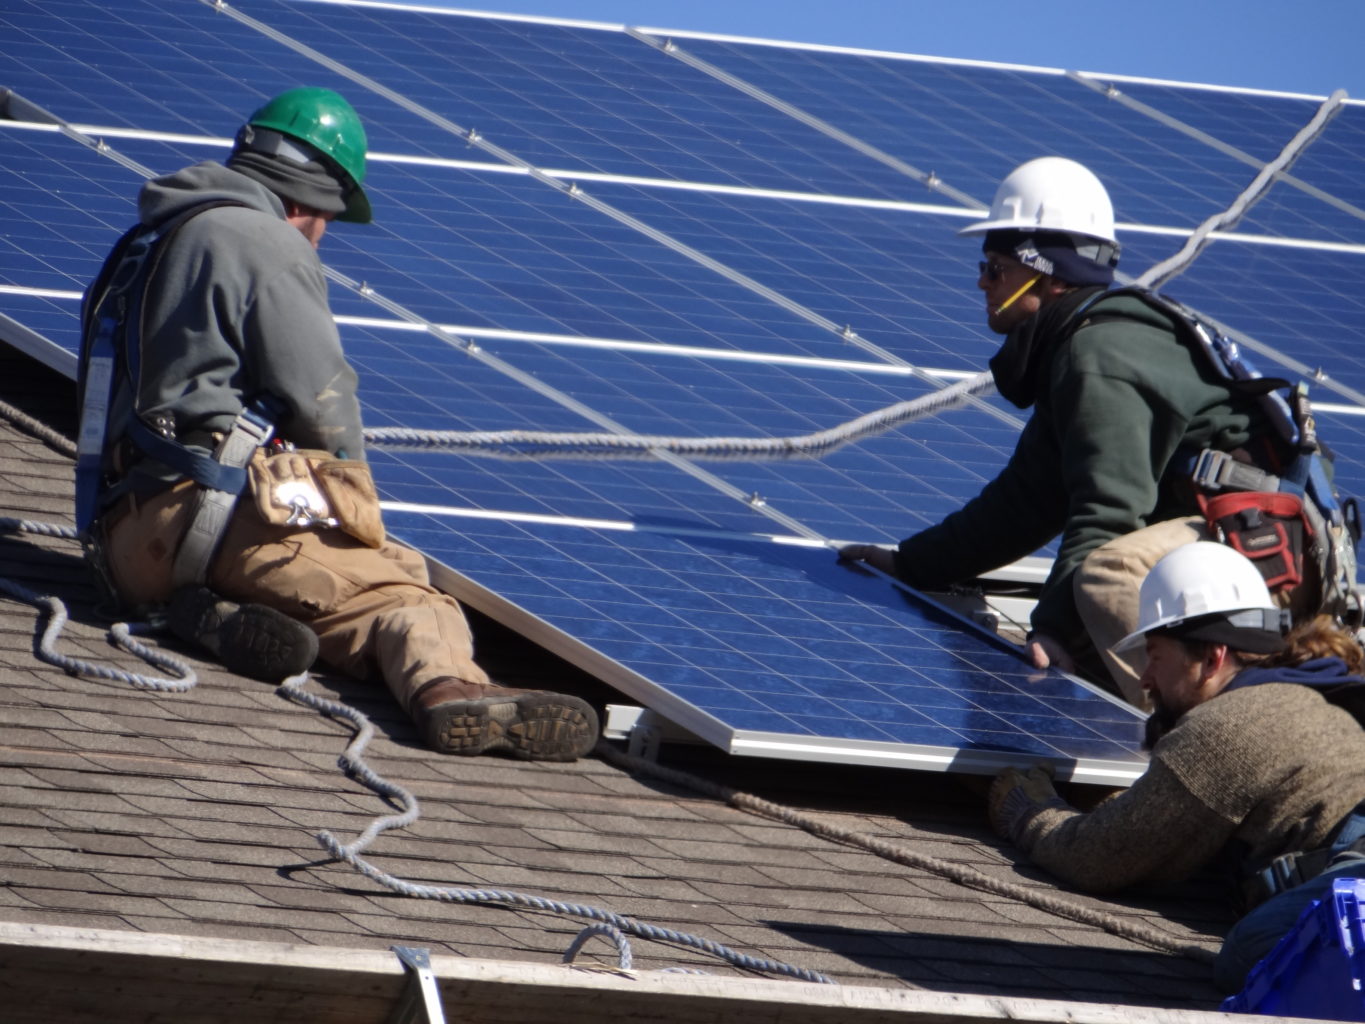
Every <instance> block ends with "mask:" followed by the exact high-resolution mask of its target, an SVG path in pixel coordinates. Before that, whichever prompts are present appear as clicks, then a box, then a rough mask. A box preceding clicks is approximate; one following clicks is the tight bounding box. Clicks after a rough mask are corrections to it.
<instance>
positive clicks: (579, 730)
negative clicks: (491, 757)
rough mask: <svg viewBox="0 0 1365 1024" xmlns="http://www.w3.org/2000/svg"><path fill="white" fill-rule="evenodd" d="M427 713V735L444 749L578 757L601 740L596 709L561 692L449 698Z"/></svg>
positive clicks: (537, 757)
mask: <svg viewBox="0 0 1365 1024" xmlns="http://www.w3.org/2000/svg"><path fill="white" fill-rule="evenodd" d="M426 716H427V720H428V725H427V740H428V742H429V743H430V744H431V746H432V747H434V748H435V749H437V750H439V751H441V752H442V753H444V754H457V755H461V756H465V757H472V756H475V755H477V754H487V753H506V754H508V755H510V756H512V757H515V758H520V759H521V760H523V761H574V760H576V759H578V758H580V757H582V756H583V755H584V754H586V753H587V752H588V751H589V750H591V749H592V746H593V744H594V743H595V742H596V741H597V714H596V713H595V712H594V711H593V709H592V708H591V707H589V706H588V704H587V703H586V702H585V701H581V700H579V699H578V698H577V697H569V696H565V695H564V694H560V693H524V694H520V695H518V696H516V697H513V698H510V699H509V698H506V697H476V698H473V699H470V700H460V701H451V702H449V703H445V704H438V705H437V706H436V707H434V708H430V709H428V710H427V712H426Z"/></svg>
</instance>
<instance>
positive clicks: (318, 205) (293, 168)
mask: <svg viewBox="0 0 1365 1024" xmlns="http://www.w3.org/2000/svg"><path fill="white" fill-rule="evenodd" d="M227 166H228V167H229V168H231V169H232V170H234V171H236V172H237V173H238V174H245V175H246V176H247V177H248V178H251V179H252V180H254V181H257V182H259V183H260V184H262V185H264V186H265V187H266V188H268V189H270V191H271V192H274V193H275V195H277V196H279V197H280V198H281V199H284V200H287V201H292V202H295V203H298V204H299V205H300V206H306V207H308V208H309V209H310V210H320V211H321V212H323V213H344V212H345V210H346V191H347V186H348V185H349V181H348V182H347V183H346V184H345V185H343V183H342V181H341V180H340V179H339V178H338V177H337V174H338V173H339V172H336V173H334V172H333V170H332V169H331V167H329V165H328V164H325V163H324V162H323V161H321V160H310V161H309V162H308V163H296V162H295V161H293V160H290V159H287V158H285V157H280V156H271V155H269V154H267V153H256V152H252V151H251V150H249V149H241V148H238V149H234V150H233V151H232V155H231V156H230V157H228V160H227Z"/></svg>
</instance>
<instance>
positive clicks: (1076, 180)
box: [958, 156, 1118, 245]
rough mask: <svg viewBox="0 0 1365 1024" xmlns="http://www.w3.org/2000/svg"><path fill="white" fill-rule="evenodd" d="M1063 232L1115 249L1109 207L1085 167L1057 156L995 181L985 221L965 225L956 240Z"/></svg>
mask: <svg viewBox="0 0 1365 1024" xmlns="http://www.w3.org/2000/svg"><path fill="white" fill-rule="evenodd" d="M997 229H1013V230H1016V231H1064V232H1066V233H1067V234H1075V235H1086V236H1088V237H1090V238H1098V239H1101V240H1102V241H1106V242H1113V243H1114V244H1115V245H1117V244H1118V240H1117V239H1116V238H1115V237H1114V204H1113V203H1111V202H1110V201H1109V193H1108V192H1106V191H1105V188H1104V185H1102V184H1101V183H1100V179H1099V178H1097V177H1095V175H1094V174H1093V173H1092V172H1091V171H1090V169H1089V168H1087V167H1085V166H1084V165H1082V164H1078V163H1077V162H1076V161H1075V160H1067V159H1066V158H1065V157H1060V156H1043V157H1039V158H1038V159H1036V160H1030V161H1029V162H1028V163H1025V164H1020V165H1019V166H1018V167H1016V168H1015V169H1014V170H1012V171H1010V173H1009V174H1007V175H1005V180H1004V181H1002V182H1000V187H999V188H997V189H996V190H995V199H993V200H992V201H991V212H990V213H989V214H987V216H986V219H985V220H983V221H978V222H977V223H975V224H968V225H967V226H966V227H965V228H963V229H962V230H961V231H959V232H958V234H959V235H984V234H985V233H986V232H987V231H995V230H997Z"/></svg>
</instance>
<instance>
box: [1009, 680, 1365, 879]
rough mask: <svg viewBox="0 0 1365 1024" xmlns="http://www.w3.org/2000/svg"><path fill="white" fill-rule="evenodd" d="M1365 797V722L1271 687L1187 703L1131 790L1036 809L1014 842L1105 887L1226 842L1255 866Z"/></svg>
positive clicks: (1172, 867) (1186, 867) (1183, 872)
mask: <svg viewBox="0 0 1365 1024" xmlns="http://www.w3.org/2000/svg"><path fill="white" fill-rule="evenodd" d="M1362 799H1365V729H1362V728H1361V727H1360V725H1359V723H1357V722H1356V720H1355V719H1354V718H1352V717H1351V716H1350V715H1349V714H1348V713H1347V712H1345V711H1342V710H1341V709H1340V708H1336V707H1333V706H1332V705H1331V704H1328V703H1327V701H1325V700H1324V699H1323V698H1322V696H1321V695H1320V694H1319V693H1318V692H1316V691H1315V690H1313V689H1311V688H1309V687H1307V686H1298V685H1293V684H1287V683H1267V684H1263V685H1259V686H1251V687H1247V688H1245V689H1239V690H1234V691H1231V692H1227V693H1223V694H1220V695H1219V696H1217V697H1215V698H1213V699H1212V700H1210V701H1206V702H1205V703H1203V704H1201V705H1199V706H1198V707H1196V708H1194V709H1193V710H1191V711H1190V712H1188V713H1187V714H1186V715H1184V716H1183V717H1182V718H1181V719H1180V721H1179V722H1178V723H1177V724H1176V726H1175V728H1174V729H1172V730H1171V731H1170V732H1169V733H1168V734H1166V735H1165V736H1164V737H1162V739H1161V740H1160V742H1158V743H1157V745H1156V747H1155V748H1154V749H1153V751H1152V763H1151V766H1150V767H1149V768H1148V770H1147V771H1146V772H1145V773H1144V774H1143V776H1142V778H1140V779H1138V781H1137V782H1136V783H1134V784H1133V786H1132V788H1131V789H1128V790H1125V791H1124V792H1122V793H1120V794H1118V795H1116V796H1114V797H1112V798H1110V799H1108V800H1106V801H1104V802H1103V803H1101V804H1100V805H1099V806H1098V807H1097V808H1095V810H1093V811H1091V812H1090V813H1088V814H1082V813H1081V812H1079V811H1076V810H1074V809H1072V808H1069V807H1061V808H1059V807H1051V808H1047V809H1045V810H1043V811H1041V812H1040V813H1038V814H1037V815H1036V816H1035V817H1034V818H1033V819H1032V820H1031V821H1029V822H1028V824H1027V825H1026V826H1025V827H1024V828H1023V830H1022V833H1021V835H1020V845H1021V846H1022V847H1023V849H1024V851H1025V852H1027V853H1028V854H1029V856H1030V858H1031V859H1032V860H1033V861H1034V862H1035V863H1037V864H1039V865H1041V866H1042V867H1044V868H1046V869H1047V870H1048V871H1050V872H1052V873H1053V874H1055V875H1057V876H1058V877H1059V878H1062V879H1064V880H1066V881H1068V882H1070V883H1072V884H1073V885H1076V886H1078V887H1080V888H1082V889H1087V890H1090V891H1093V892H1109V891H1113V890H1116V889H1121V888H1123V887H1124V886H1128V885H1132V884H1135V883H1138V882H1161V881H1175V880H1178V879H1181V878H1185V877H1188V876H1189V875H1191V874H1193V873H1194V872H1195V871H1197V870H1198V869H1199V868H1201V867H1203V866H1204V865H1206V864H1208V863H1210V862H1211V861H1213V860H1214V858H1215V857H1216V856H1217V855H1218V853H1219V851H1220V850H1222V848H1223V847H1224V846H1225V845H1226V844H1227V843H1228V842H1230V841H1232V840H1240V841H1241V842H1242V843H1244V844H1245V845H1246V847H1247V848H1248V850H1249V854H1248V857H1247V863H1248V865H1249V866H1250V867H1252V868H1256V869H1259V868H1261V867H1264V866H1265V865H1266V864H1268V863H1269V862H1270V861H1271V860H1273V859H1274V858H1275V857H1277V856H1279V855H1280V854H1282V853H1289V852H1291V851H1294V850H1311V849H1314V848H1315V847H1319V846H1322V845H1323V844H1324V841H1325V840H1326V839H1327V837H1328V836H1329V834H1330V833H1331V832H1332V830H1333V828H1335V826H1336V825H1337V824H1338V823H1339V822H1340V821H1341V819H1342V818H1343V817H1345V816H1346V814H1347V813H1349V812H1350V811H1351V809H1352V808H1354V807H1355V805H1356V804H1358V803H1360V801H1361V800H1362Z"/></svg>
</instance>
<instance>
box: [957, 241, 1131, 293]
mask: <svg viewBox="0 0 1365 1024" xmlns="http://www.w3.org/2000/svg"><path fill="white" fill-rule="evenodd" d="M981 251H982V252H985V253H992V252H998V253H1005V254H1008V255H1010V256H1013V257H1014V258H1015V259H1017V260H1018V261H1019V262H1020V263H1022V264H1023V265H1024V266H1026V267H1028V268H1029V269H1030V270H1036V271H1038V272H1039V273H1040V274H1047V275H1048V276H1050V277H1055V278H1058V279H1059V280H1062V281H1065V282H1066V283H1067V284H1070V285H1077V286H1082V285H1090V284H1102V285H1109V284H1112V283H1113V281H1114V268H1115V267H1117V266H1118V263H1119V246H1118V243H1117V242H1106V241H1102V240H1101V239H1098V238H1089V237H1087V236H1085V235H1073V234H1069V233H1067V232H1065V231H1021V230H1019V229H1017V228H997V229H996V230H994V231H987V232H986V238H985V241H984V242H982V244H981Z"/></svg>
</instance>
